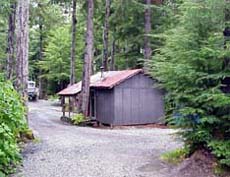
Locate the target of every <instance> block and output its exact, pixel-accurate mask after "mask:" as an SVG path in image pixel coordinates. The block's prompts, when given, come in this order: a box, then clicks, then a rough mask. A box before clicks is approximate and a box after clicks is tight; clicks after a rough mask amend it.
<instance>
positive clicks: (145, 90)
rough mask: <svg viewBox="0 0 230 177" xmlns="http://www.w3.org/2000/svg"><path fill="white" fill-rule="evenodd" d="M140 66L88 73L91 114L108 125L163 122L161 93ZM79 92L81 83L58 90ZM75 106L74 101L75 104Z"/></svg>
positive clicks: (67, 93)
mask: <svg viewBox="0 0 230 177" xmlns="http://www.w3.org/2000/svg"><path fill="white" fill-rule="evenodd" d="M154 83H155V81H154V80H153V79H152V78H151V77H149V76H148V75H145V74H144V73H143V70H142V69H135V70H123V71H108V72H104V73H97V74H95V75H93V76H91V81H90V108H89V109H90V115H89V116H90V117H91V118H92V119H96V120H97V121H98V122H100V123H103V124H109V125H115V126H116V125H135V124H150V123H162V122H163V118H164V106H163V105H164V104H163V93H162V91H161V90H159V89H157V88H155V87H154ZM80 92H81V82H79V83H77V84H74V85H72V86H70V87H68V88H66V89H64V90H62V91H60V92H59V93H58V95H60V96H62V97H66V96H68V97H73V98H74V99H75V100H76V101H77V98H78V95H79V94H80ZM76 105H77V103H76Z"/></svg>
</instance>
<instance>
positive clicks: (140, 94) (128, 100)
mask: <svg viewBox="0 0 230 177" xmlns="http://www.w3.org/2000/svg"><path fill="white" fill-rule="evenodd" d="M114 98H115V99H114V116H115V119H114V122H113V124H114V125H132V124H148V123H160V122H162V121H163V120H162V119H163V116H164V106H163V94H162V92H161V91H160V90H159V89H156V88H154V81H153V80H152V79H150V78H148V77H147V76H144V75H143V74H139V75H137V76H134V77H132V78H130V79H128V80H126V81H125V82H123V83H121V84H120V85H119V86H117V87H115V88H114Z"/></svg>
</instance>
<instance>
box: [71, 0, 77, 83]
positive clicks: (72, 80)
mask: <svg viewBox="0 0 230 177" xmlns="http://www.w3.org/2000/svg"><path fill="white" fill-rule="evenodd" d="M76 6H77V0H73V12H72V45H71V62H70V63H71V66H70V85H73V84H74V83H75V80H76V78H75V76H76V73H75V60H76V49H75V48H76V24H77V18H76Z"/></svg>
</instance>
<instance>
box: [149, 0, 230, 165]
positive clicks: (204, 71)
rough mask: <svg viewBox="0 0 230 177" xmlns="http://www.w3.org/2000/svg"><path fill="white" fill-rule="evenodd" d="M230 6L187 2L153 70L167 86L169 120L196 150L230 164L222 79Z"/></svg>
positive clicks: (229, 101)
mask: <svg viewBox="0 0 230 177" xmlns="http://www.w3.org/2000/svg"><path fill="white" fill-rule="evenodd" d="M226 8H229V5H228V4H227V3H226V2H225V1H224V0H220V1H215V0H204V1H190V0H184V3H182V4H181V5H180V6H179V11H180V12H179V13H178V14H179V16H178V19H177V21H178V25H174V26H173V28H172V29H170V30H168V31H166V32H165V33H164V34H163V35H162V36H163V37H164V41H165V44H164V46H163V47H162V48H160V49H159V50H157V54H156V55H155V56H154V59H153V60H152V63H151V70H152V73H153V76H154V77H156V78H157V79H158V80H159V86H160V87H162V88H164V89H166V90H167V96H166V102H167V103H166V104H167V106H166V108H167V113H168V116H169V117H170V119H169V121H170V122H172V123H174V124H176V125H178V126H179V127H182V128H183V131H182V132H181V134H182V136H183V138H184V140H185V143H186V145H188V146H189V147H190V150H191V151H195V150H196V149H199V148H208V149H210V150H212V151H213V153H214V154H215V155H216V156H217V157H218V158H219V159H220V163H222V164H224V165H229V163H228V162H227V161H226V159H227V158H229V155H228V154H226V153H225V151H224V150H226V148H227V147H228V148H229V145H228V143H229V142H228V138H229V136H230V132H229V129H230V121H229V120H230V119H229V117H230V112H229V109H230V106H229V105H230V95H229V94H225V93H223V92H222V91H221V87H222V84H221V81H222V79H224V78H225V77H226V76H229V75H230V70H229V68H228V67H223V65H224V61H225V60H226V58H229V57H230V55H229V48H228V47H226V48H224V37H223V29H224V28H225V24H226V19H225V14H224V12H225V9H226ZM213 140H217V142H219V144H218V143H213ZM215 142H216V141H215ZM220 142H221V143H220ZM216 146H218V147H216ZM220 151H222V152H220ZM218 154H221V155H218Z"/></svg>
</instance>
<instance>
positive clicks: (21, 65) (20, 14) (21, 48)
mask: <svg viewBox="0 0 230 177" xmlns="http://www.w3.org/2000/svg"><path fill="white" fill-rule="evenodd" d="M28 22H29V0H18V5H17V27H16V46H17V48H16V64H17V69H16V77H17V80H16V89H17V90H18V91H19V93H20V94H21V95H22V97H23V98H24V101H25V104H26V101H27V83H28V50H29V29H28Z"/></svg>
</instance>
